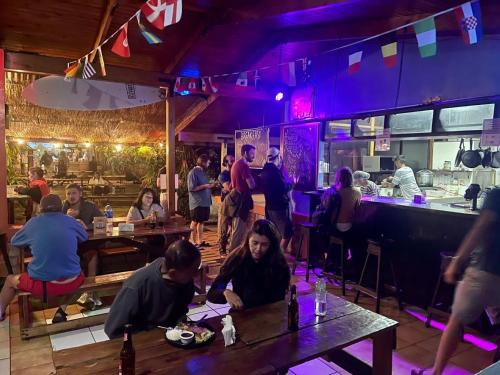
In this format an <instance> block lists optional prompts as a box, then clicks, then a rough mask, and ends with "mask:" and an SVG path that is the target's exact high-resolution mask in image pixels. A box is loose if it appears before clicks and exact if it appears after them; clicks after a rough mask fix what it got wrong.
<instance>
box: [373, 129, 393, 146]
mask: <svg viewBox="0 0 500 375" xmlns="http://www.w3.org/2000/svg"><path fill="white" fill-rule="evenodd" d="M390 149H391V129H384V130H383V131H382V132H381V133H379V134H377V136H376V138H375V151H389V150H390Z"/></svg>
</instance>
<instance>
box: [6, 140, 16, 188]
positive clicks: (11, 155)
mask: <svg viewBox="0 0 500 375" xmlns="http://www.w3.org/2000/svg"><path fill="white" fill-rule="evenodd" d="M5 146H6V148H5V151H6V157H7V184H8V185H15V184H16V183H17V178H16V174H17V168H16V166H17V164H18V160H19V148H18V147H17V145H16V144H15V143H13V142H6V144H5Z"/></svg>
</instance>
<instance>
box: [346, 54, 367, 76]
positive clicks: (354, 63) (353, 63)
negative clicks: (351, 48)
mask: <svg viewBox="0 0 500 375" xmlns="http://www.w3.org/2000/svg"><path fill="white" fill-rule="evenodd" d="M362 57H363V51H358V52H354V53H353V54H350V55H349V68H348V69H347V72H348V73H349V74H354V73H356V72H358V71H359V69H360V68H361V58H362Z"/></svg>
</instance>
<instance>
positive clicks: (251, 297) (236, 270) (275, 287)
mask: <svg viewBox="0 0 500 375" xmlns="http://www.w3.org/2000/svg"><path fill="white" fill-rule="evenodd" d="M230 281H232V283H233V290H230V289H227V284H228V283H229V282H230ZM289 284H290V269H289V268H288V264H287V262H286V259H285V256H284V255H283V252H282V251H281V248H280V237H279V234H278V230H277V229H276V227H275V226H274V224H273V223H271V222H270V221H267V220H257V221H256V222H255V223H254V224H253V227H252V229H251V231H250V233H249V234H248V236H247V239H246V241H245V243H244V244H243V245H242V246H241V247H239V248H237V249H235V250H234V251H233V252H232V253H231V255H229V257H228V258H227V259H226V261H225V262H224V264H223V265H222V268H221V270H220V273H219V275H218V276H217V278H216V279H215V280H214V282H213V284H212V287H211V288H210V290H209V292H208V295H207V299H208V300H209V301H210V302H212V303H220V304H224V303H228V304H229V305H231V308H233V309H237V310H239V309H243V308H252V307H256V306H260V305H265V304H268V303H273V302H277V301H281V300H284V299H285V296H286V292H287V290H288V286H289Z"/></svg>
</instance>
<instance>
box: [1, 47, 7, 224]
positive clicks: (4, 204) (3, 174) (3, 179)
mask: <svg viewBox="0 0 500 375" xmlns="http://www.w3.org/2000/svg"><path fill="white" fill-rule="evenodd" d="M5 142H6V140H5V71H4V50H3V49H0V233H5V232H6V230H7V159H6V154H5V147H6V145H5Z"/></svg>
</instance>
